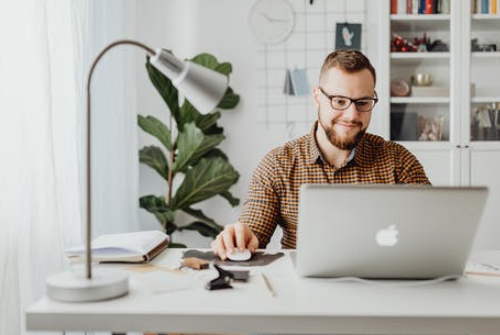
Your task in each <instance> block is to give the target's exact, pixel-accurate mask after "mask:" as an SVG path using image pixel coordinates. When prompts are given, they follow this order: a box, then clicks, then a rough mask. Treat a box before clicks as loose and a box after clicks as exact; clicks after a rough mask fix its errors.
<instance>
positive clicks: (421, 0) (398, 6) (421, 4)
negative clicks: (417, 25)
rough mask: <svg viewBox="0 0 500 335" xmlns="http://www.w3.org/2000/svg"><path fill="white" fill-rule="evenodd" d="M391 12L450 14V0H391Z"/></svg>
mask: <svg viewBox="0 0 500 335" xmlns="http://www.w3.org/2000/svg"><path fill="white" fill-rule="evenodd" d="M479 1H483V0H479ZM492 1H493V0H492ZM494 1H500V0H494ZM490 7H491V5H490ZM491 8H492V7H491ZM391 14H400V15H401V14H450V0H391Z"/></svg>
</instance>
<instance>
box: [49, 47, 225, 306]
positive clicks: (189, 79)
mask: <svg viewBox="0 0 500 335" xmlns="http://www.w3.org/2000/svg"><path fill="white" fill-rule="evenodd" d="M118 45H133V46H136V47H139V48H141V49H143V50H144V51H146V53H147V54H148V55H149V57H148V65H149V66H150V67H151V68H155V71H157V72H158V73H163V74H162V75H161V76H163V78H165V80H168V82H169V83H171V85H175V87H176V88H177V89H178V90H179V91H180V92H182V93H183V94H184V96H185V97H186V102H188V101H189V102H191V103H192V105H191V104H189V105H190V106H191V108H189V109H184V110H183V111H178V112H179V113H182V112H184V113H192V110H194V107H192V106H196V108H198V109H199V110H200V111H203V112H205V113H206V112H210V111H212V110H213V109H214V108H215V107H216V106H217V105H218V104H219V102H220V101H221V99H223V98H225V97H227V92H228V90H227V84H228V78H227V76H225V75H223V74H221V73H217V72H215V71H212V70H210V69H208V68H206V67H204V66H200V65H198V64H195V63H193V62H184V61H182V60H180V59H178V58H176V57H175V56H174V55H173V54H172V53H170V52H168V51H166V50H163V49H158V50H156V51H155V50H153V49H151V48H149V47H148V46H146V45H144V44H142V43H140V42H136V41H131V40H119V41H116V42H113V43H111V44H109V45H108V46H106V47H105V48H104V49H103V50H102V51H101V52H100V53H99V54H98V55H97V57H96V58H95V59H94V61H93V62H92V65H91V67H90V71H89V74H88V77H87V86H86V87H87V101H86V103H87V109H86V112H87V113H86V116H87V129H86V130H87V132H86V158H87V159H86V161H87V165H86V177H87V178H86V179H87V180H86V181H87V188H86V206H87V210H86V226H85V230H86V236H85V251H86V252H85V269H84V270H85V271H81V270H83V269H78V270H76V269H74V270H73V271H67V272H63V273H59V274H56V275H52V276H50V277H48V278H47V296H48V297H49V298H51V299H54V300H59V301H70V302H83V301H99V300H107V299H114V298H117V297H120V296H123V295H125V294H127V293H128V290H129V285H128V275H127V274H126V273H124V272H121V271H119V270H113V269H98V270H97V271H94V275H92V264H91V258H92V257H91V256H92V255H91V238H92V178H91V177H92V173H91V166H92V164H91V158H92V155H91V149H92V148H91V134H92V132H91V125H92V122H91V116H92V113H91V83H92V75H93V73H94V70H95V68H96V66H97V64H98V63H99V60H101V58H102V57H103V56H104V55H105V54H106V53H107V52H108V51H109V50H110V49H112V48H114V47H116V46H118ZM167 78H169V79H167ZM177 89H174V87H173V86H171V90H168V91H164V92H163V93H165V94H167V95H170V96H173V95H175V97H177ZM222 101H223V102H224V100H222ZM191 115H193V114H191ZM209 117H210V114H209V116H208V117H207V118H209ZM161 140H163V141H165V142H166V143H171V142H170V139H168V138H166V137H163V136H162V137H161ZM165 166H166V164H165Z"/></svg>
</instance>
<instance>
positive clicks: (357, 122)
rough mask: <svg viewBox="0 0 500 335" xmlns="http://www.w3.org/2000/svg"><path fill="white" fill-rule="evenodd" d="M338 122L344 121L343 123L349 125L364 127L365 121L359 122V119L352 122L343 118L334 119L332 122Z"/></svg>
mask: <svg viewBox="0 0 500 335" xmlns="http://www.w3.org/2000/svg"><path fill="white" fill-rule="evenodd" d="M336 123H343V124H347V125H350V126H359V127H363V122H359V121H354V122H351V121H343V120H333V121H332V124H336Z"/></svg>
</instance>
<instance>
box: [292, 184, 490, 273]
mask: <svg viewBox="0 0 500 335" xmlns="http://www.w3.org/2000/svg"><path fill="white" fill-rule="evenodd" d="M487 193H488V189H487V188H485V187H468V188H461V187H431V186H408V185H331V184H330V185H328V184H319V185H318V184H315V185H312V184H307V185H302V187H301V190H300V198H299V199H300V200H299V217H298V220H299V225H298V232H297V251H296V255H295V266H296V271H297V273H298V274H299V275H300V276H306V277H347V276H348V277H351V276H355V277H361V278H385V279H428V278H437V277H440V276H446V275H461V274H462V273H463V271H464V267H465V264H466V261H467V258H468V255H469V252H470V251H471V248H472V245H473V240H474V236H475V233H476V230H477V229H478V225H479V222H480V219H481V215H482V212H483V208H484V206H485V203H486V197H487Z"/></svg>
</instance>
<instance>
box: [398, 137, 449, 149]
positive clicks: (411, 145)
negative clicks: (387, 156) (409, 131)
mask: <svg viewBox="0 0 500 335" xmlns="http://www.w3.org/2000/svg"><path fill="white" fill-rule="evenodd" d="M396 142H397V143H400V144H402V145H404V146H405V147H406V149H408V150H410V151H412V150H426V151H442V150H450V149H453V148H454V147H455V146H454V145H452V144H451V142H450V141H449V140H443V141H396Z"/></svg>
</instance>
